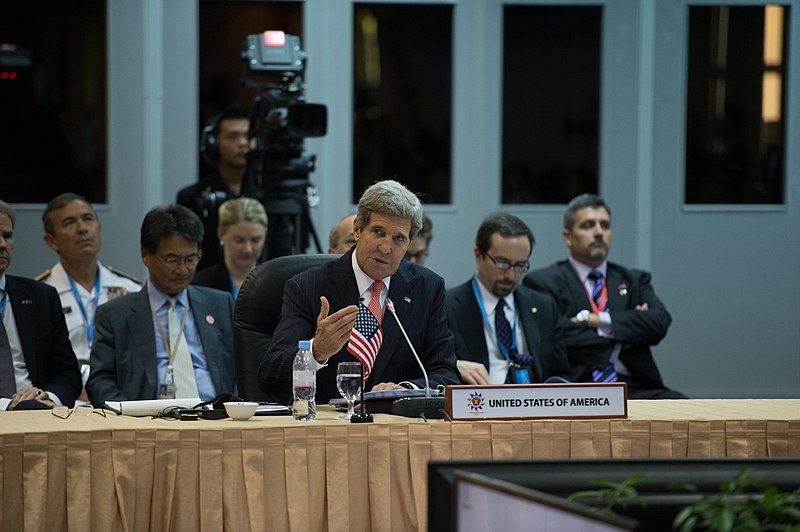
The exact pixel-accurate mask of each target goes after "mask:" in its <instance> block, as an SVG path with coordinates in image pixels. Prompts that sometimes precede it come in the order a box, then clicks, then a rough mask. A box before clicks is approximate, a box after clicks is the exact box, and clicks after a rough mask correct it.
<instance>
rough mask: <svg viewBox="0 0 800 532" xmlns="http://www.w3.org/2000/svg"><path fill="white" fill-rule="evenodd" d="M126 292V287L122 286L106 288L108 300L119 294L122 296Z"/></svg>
mask: <svg viewBox="0 0 800 532" xmlns="http://www.w3.org/2000/svg"><path fill="white" fill-rule="evenodd" d="M127 293H128V289H127V288H124V287H122V286H109V287H108V289H107V294H108V300H109V301H111V300H112V299H114V298H117V297H119V296H124V295H125V294H127Z"/></svg>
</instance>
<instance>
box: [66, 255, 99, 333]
mask: <svg viewBox="0 0 800 532" xmlns="http://www.w3.org/2000/svg"><path fill="white" fill-rule="evenodd" d="M64 273H66V272H64ZM67 279H68V280H69V286H70V288H72V295H73V296H75V301H76V302H77V303H78V308H79V309H81V315H82V316H83V323H84V324H85V325H86V342H87V343H88V344H89V349H91V348H92V339H93V338H94V315H92V319H91V320H90V319H89V316H88V315H87V313H86V307H84V306H83V297H81V293H80V291H79V290H78V285H77V284H75V281H74V280H73V279H72V277H70V275H69V274H68V273H67ZM92 299H93V300H94V308H95V310H97V303H98V301H100V268H97V278H96V279H95V280H94V298H92Z"/></svg>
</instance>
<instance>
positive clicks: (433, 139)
mask: <svg viewBox="0 0 800 532" xmlns="http://www.w3.org/2000/svg"><path fill="white" fill-rule="evenodd" d="M452 12H453V10H452V6H448V5H433V6H431V5H427V6H419V5H387V4H358V5H356V6H355V8H354V34H355V35H354V39H355V41H354V56H355V57H354V83H353V87H354V92H355V94H354V97H355V126H354V132H353V135H354V138H353V173H354V176H353V202H356V201H358V198H359V197H360V196H361V193H362V192H363V191H364V189H365V188H366V187H368V186H369V185H371V184H372V183H374V182H375V181H377V180H380V179H397V180H398V181H400V182H402V183H404V184H405V185H406V186H408V187H409V188H410V189H411V190H413V191H414V192H417V193H420V194H421V197H422V200H423V201H424V202H425V203H449V202H450V143H451V101H452V97H451V93H452V75H451V71H452Z"/></svg>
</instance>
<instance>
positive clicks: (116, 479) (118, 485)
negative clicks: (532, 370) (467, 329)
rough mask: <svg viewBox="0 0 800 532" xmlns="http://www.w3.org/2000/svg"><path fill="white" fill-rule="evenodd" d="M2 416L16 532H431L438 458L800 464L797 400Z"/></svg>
mask: <svg viewBox="0 0 800 532" xmlns="http://www.w3.org/2000/svg"><path fill="white" fill-rule="evenodd" d="M338 415H339V413H337V412H334V411H333V410H332V409H330V408H329V407H320V409H319V412H318V416H317V420H316V421H313V422H298V421H293V420H292V419H291V417H287V416H267V417H261V416H259V417H254V418H252V419H250V420H247V421H233V420H230V419H224V420H215V421H212V420H197V421H179V420H168V419H151V418H135V417H128V416H117V415H114V414H112V413H111V412H107V413H106V415H105V416H103V415H100V413H98V412H96V411H93V410H92V409H91V408H85V409H77V410H76V411H75V412H74V413H73V414H72V415H70V416H69V417H67V418H66V419H62V418H59V417H56V416H54V415H52V413H51V412H49V411H31V412H3V413H0V449H1V452H0V501H2V502H0V511H1V512H2V514H0V523H2V526H3V529H4V530H25V531H39V530H42V531H52V530H67V529H68V530H103V531H115V530H120V531H139V530H157V531H160V530H181V531H183V530H204V531H205V530H208V531H217V530H233V531H247V530H255V531H262V530H276V531H289V530H291V531H305V530H332V531H339V530H350V531H355V530H358V531H362V530H375V531H390V530H398V531H405V530H425V529H426V515H427V463H428V461H429V460H471V459H475V460H501V459H502V460H510V459H527V460H529V459H563V460H568V459H571V458H592V457H596V458H642V457H659V458H669V457H798V456H800V399H785V400H784V399H750V400H744V399H742V400H680V401H630V402H629V403H628V417H627V418H626V419H535V420H515V421H488V420H487V421H472V422H467V421H456V422H447V421H442V420H432V421H430V422H425V421H423V420H421V419H407V418H400V417H396V416H391V415H386V414H377V415H375V421H374V423H371V424H351V423H349V422H346V421H342V420H339V419H337V416H338Z"/></svg>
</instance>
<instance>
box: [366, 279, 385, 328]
mask: <svg viewBox="0 0 800 532" xmlns="http://www.w3.org/2000/svg"><path fill="white" fill-rule="evenodd" d="M383 286H384V285H383V281H373V283H372V297H371V298H370V300H369V310H370V312H372V315H373V316H375V319H376V320H378V323H380V322H381V321H383V312H381V291H382V290H383Z"/></svg>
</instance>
